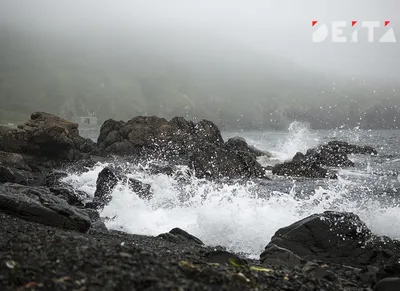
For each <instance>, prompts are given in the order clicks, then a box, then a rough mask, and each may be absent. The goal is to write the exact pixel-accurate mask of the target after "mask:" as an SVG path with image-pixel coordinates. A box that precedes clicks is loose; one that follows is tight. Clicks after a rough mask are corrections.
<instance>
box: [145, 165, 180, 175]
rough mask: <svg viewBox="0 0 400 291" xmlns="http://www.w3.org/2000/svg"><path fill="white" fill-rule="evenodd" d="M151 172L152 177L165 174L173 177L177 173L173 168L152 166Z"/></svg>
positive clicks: (150, 167)
mask: <svg viewBox="0 0 400 291" xmlns="http://www.w3.org/2000/svg"><path fill="white" fill-rule="evenodd" d="M149 172H150V173H151V174H152V175H157V174H164V175H167V176H172V175H173V174H174V172H175V169H174V167H173V166H162V165H156V164H150V166H149Z"/></svg>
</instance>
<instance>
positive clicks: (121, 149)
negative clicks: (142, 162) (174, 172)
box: [97, 116, 223, 155]
mask: <svg viewBox="0 0 400 291" xmlns="http://www.w3.org/2000/svg"><path fill="white" fill-rule="evenodd" d="M204 142H210V143H214V144H217V145H222V144H223V140H222V137H221V133H220V131H219V129H218V127H217V126H216V125H215V124H213V123H212V122H210V121H207V120H202V121H200V122H199V123H194V122H192V121H187V120H185V119H184V118H182V117H175V118H173V119H172V120H171V121H167V120H166V119H164V118H160V117H156V116H138V117H135V118H132V119H131V120H129V121H127V122H123V121H115V120H112V119H109V120H107V121H105V122H104V124H103V125H102V127H101V129H100V135H99V138H98V140H97V144H98V146H99V150H100V151H101V152H103V153H111V154H118V155H132V154H138V153H143V152H145V151H147V152H151V153H157V154H159V153H164V154H166V155H182V154H187V153H188V151H190V149H192V148H193V147H195V145H196V143H204Z"/></svg>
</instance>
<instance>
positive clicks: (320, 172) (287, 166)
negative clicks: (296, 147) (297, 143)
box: [272, 155, 337, 179]
mask: <svg viewBox="0 0 400 291" xmlns="http://www.w3.org/2000/svg"><path fill="white" fill-rule="evenodd" d="M297 157H299V156H298V155H297ZM297 157H296V158H297ZM272 174H274V175H278V176H291V177H305V178H316V179H323V178H331V179H335V178H337V176H336V175H334V174H331V173H330V172H329V171H328V170H327V169H325V168H323V167H321V166H320V165H318V164H317V163H313V162H308V161H297V160H296V161H294V160H293V161H291V162H285V163H283V164H277V165H275V166H274V167H273V168H272Z"/></svg>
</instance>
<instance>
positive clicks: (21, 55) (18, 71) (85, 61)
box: [0, 0, 400, 129]
mask: <svg viewBox="0 0 400 291" xmlns="http://www.w3.org/2000/svg"><path fill="white" fill-rule="evenodd" d="M399 6H400V4H399V3H398V1H395V0H384V1H366V0H363V1H361V0H357V1H351V2H350V1H342V0H340V1H327V0H304V1H297V0H279V1H278V0H273V1H272V0H248V1H244V0H240V1H239V0H230V1H228V0H219V1H215V0H214V1H211V0H205V1H194V0H193V1H192V0H135V1H122V0H121V1H108V0H98V1H89V0H88V1H75V0H74V1H61V0H58V1H57V0H48V1H43V0H35V1H28V0H26V1H23V0H0V102H1V106H0V122H9V121H11V122H14V121H18V120H20V119H26V116H27V114H29V112H30V111H35V110H43V111H50V112H53V113H56V114H61V115H63V116H65V117H68V118H71V117H72V116H86V115H89V114H95V115H96V116H98V117H99V119H100V121H103V120H105V119H107V118H116V119H128V118H131V117H133V116H135V115H144V114H157V115H161V116H164V117H168V118H170V117H172V116H174V115H182V116H186V117H188V118H209V119H212V120H213V121H215V122H217V123H218V125H220V126H224V127H227V128H253V129H259V128H274V129H284V128H285V127H286V126H287V125H288V124H289V123H290V122H291V121H293V120H301V121H305V122H308V123H310V124H311V126H312V127H314V128H331V127H337V126H349V127H353V126H361V127H372V128H397V127H398V126H399V125H400V124H398V123H399V122H400V120H399V121H397V120H396V116H397V113H398V107H397V105H400V104H399V100H400V98H399V95H398V92H399V91H400V88H399V87H400V86H399V84H400V49H399V45H400V23H399V22H400V7H399ZM313 20H317V21H318V24H317V25H316V26H315V27H312V25H311V22H312V21H313ZM352 20H357V21H358V23H357V25H358V27H359V41H358V42H357V43H351V42H346V43H333V42H331V41H330V35H329V37H328V39H327V40H326V41H324V42H321V43H313V42H312V33H313V31H315V30H316V29H317V28H318V27H319V26H320V25H323V24H326V25H327V26H328V27H330V25H331V22H332V21H347V25H348V28H346V29H344V34H346V35H347V36H348V38H349V39H350V33H351V32H352V31H353V29H352V28H351V21H352ZM387 20H388V21H390V24H389V25H388V26H387V27H384V26H383V23H384V21H387ZM362 21H379V22H380V23H381V27H380V28H376V29H375V30H374V33H375V39H376V42H373V43H368V42H367V29H366V28H361V27H360V26H361V22H362ZM356 27H357V26H356ZM390 28H393V31H394V33H395V36H396V38H397V41H398V42H397V43H379V42H377V40H378V38H379V37H380V36H382V35H383V34H384V33H385V32H386V31H387V30H388V29H390ZM329 29H330V28H329ZM329 32H330V33H331V31H329Z"/></svg>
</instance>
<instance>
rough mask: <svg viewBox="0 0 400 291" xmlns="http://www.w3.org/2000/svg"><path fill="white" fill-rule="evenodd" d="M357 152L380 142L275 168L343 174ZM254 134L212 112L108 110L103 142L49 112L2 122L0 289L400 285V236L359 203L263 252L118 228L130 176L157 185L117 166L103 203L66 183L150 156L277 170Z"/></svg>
mask: <svg viewBox="0 0 400 291" xmlns="http://www.w3.org/2000/svg"><path fill="white" fill-rule="evenodd" d="M349 154H368V155H377V154H378V153H377V151H376V150H375V149H373V148H372V147H368V146H357V145H350V144H347V143H345V142H340V141H333V142H329V143H327V144H325V145H320V146H318V147H317V148H315V149H310V150H309V151H307V153H305V154H302V153H297V154H296V155H295V156H294V157H293V159H292V160H291V161H287V162H285V163H283V164H278V165H275V166H274V167H273V168H272V174H274V175H282V176H292V177H306V178H310V179H329V178H333V179H334V178H336V174H335V169H336V168H337V167H352V166H354V164H353V163H352V162H351V161H350V160H349V158H348V155H349ZM268 155H270V154H269V153H267V152H263V151H260V150H258V149H255V148H254V147H252V146H249V145H248V144H247V142H246V141H245V140H244V139H242V138H233V139H230V140H228V141H226V142H224V140H223V139H222V137H221V133H220V131H219V129H218V128H217V127H216V126H215V125H214V124H213V123H212V122H210V121H206V120H203V121H200V122H199V123H193V122H191V121H186V120H185V119H183V118H174V119H172V120H171V121H167V120H165V119H163V118H158V117H155V116H152V117H140V116H139V117H135V118H133V119H131V120H129V121H127V122H122V121H120V122H117V121H114V120H107V121H106V122H105V123H104V124H103V126H102V127H101V130H100V136H99V138H98V141H97V143H95V142H93V141H91V140H89V139H85V138H83V137H81V136H80V135H79V130H78V125H77V124H75V123H72V122H70V121H67V120H64V119H62V118H59V117H57V116H54V115H51V114H48V113H42V112H37V113H33V114H32V115H31V118H30V120H28V121H27V122H26V123H24V124H22V125H19V126H18V127H17V129H11V128H7V127H0V220H1V221H0V228H1V229H0V233H1V234H2V235H1V237H0V290H377V291H390V290H400V282H399V281H400V261H399V258H400V242H399V241H395V240H391V239H389V238H387V237H377V236H375V235H373V234H372V233H371V231H370V230H369V229H368V228H367V226H366V225H365V224H364V223H363V222H362V221H361V220H360V219H359V218H358V216H356V215H354V214H352V213H337V212H325V213H320V214H315V215H313V216H310V217H307V218H304V219H303V220H301V221H298V222H296V223H294V224H292V225H290V226H287V227H285V228H282V229H279V230H277V232H276V233H275V235H274V236H273V237H272V239H271V241H270V242H265V245H266V248H265V250H264V252H263V253H262V254H260V259H259V260H250V259H246V258H244V257H243V256H241V255H240V254H233V253H229V252H227V251H226V250H225V249H224V248H223V247H221V246H215V247H212V246H204V244H203V243H202V242H201V241H200V240H199V239H197V238H195V237H193V236H192V235H190V234H188V233H186V232H185V231H184V230H180V229H173V230H171V232H169V233H165V234H161V235H159V236H157V237H148V236H140V235H130V234H126V233H122V232H117V231H111V230H107V228H106V227H105V225H104V223H103V221H102V218H101V217H100V215H99V213H98V209H101V208H102V207H104V205H106V204H107V203H108V202H109V201H110V199H111V193H112V190H113V187H115V185H116V183H117V182H118V181H121V180H125V181H126V182H127V183H128V184H129V186H130V187H131V189H132V191H134V192H135V193H139V194H140V198H141V199H151V195H152V192H151V187H150V186H149V185H146V184H145V183H143V182H142V181H138V180H135V179H131V178H128V177H127V176H126V174H125V173H124V171H123V169H119V168H112V167H109V168H105V169H103V171H102V172H101V173H100V174H99V177H98V179H97V188H96V193H95V196H94V200H93V201H89V202H88V201H86V200H85V199H84V198H85V193H80V192H79V191H76V190H75V189H73V188H72V187H71V186H70V185H68V184H66V183H65V182H63V181H62V178H63V177H65V175H66V172H67V170H73V171H78V172H82V171H85V168H86V167H91V166H93V165H94V164H95V163H96V162H98V161H113V160H115V159H129V160H130V161H131V162H132V161H133V162H137V161H140V160H146V159H149V158H152V159H157V160H160V161H164V162H166V166H159V165H154V167H153V168H151V169H150V171H154V172H161V173H165V174H169V173H172V172H173V168H174V166H176V165H187V166H188V167H189V169H190V170H191V174H192V175H195V176H196V177H198V178H206V179H269V178H270V176H269V175H268V172H267V169H266V168H264V167H262V166H261V165H260V164H259V163H258V162H257V158H258V157H260V156H268Z"/></svg>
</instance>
